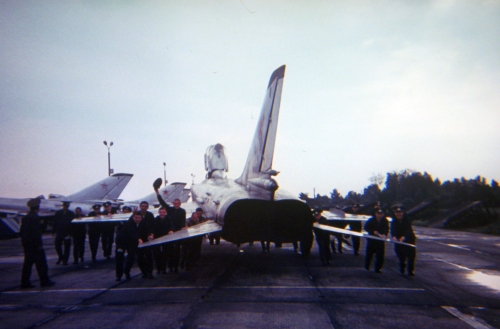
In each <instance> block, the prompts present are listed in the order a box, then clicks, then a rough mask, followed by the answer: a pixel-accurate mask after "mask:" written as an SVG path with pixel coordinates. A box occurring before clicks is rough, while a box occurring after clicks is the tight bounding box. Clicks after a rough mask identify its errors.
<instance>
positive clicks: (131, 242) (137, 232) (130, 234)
mask: <svg viewBox="0 0 500 329" xmlns="http://www.w3.org/2000/svg"><path fill="white" fill-rule="evenodd" d="M151 231H152V229H151V227H150V226H149V225H148V223H147V222H145V221H144V220H141V222H140V223H139V224H136V223H135V222H134V220H133V219H129V220H128V221H127V222H125V224H123V227H122V228H121V230H120V231H119V232H118V235H117V237H116V243H117V245H119V246H121V247H123V246H126V247H129V248H137V246H138V245H139V239H141V240H142V241H143V242H147V241H148V236H149V235H150V234H151Z"/></svg>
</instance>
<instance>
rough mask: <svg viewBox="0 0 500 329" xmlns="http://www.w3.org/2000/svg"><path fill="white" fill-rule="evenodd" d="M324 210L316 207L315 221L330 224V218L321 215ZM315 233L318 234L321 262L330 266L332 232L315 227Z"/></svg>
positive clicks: (317, 240)
mask: <svg viewBox="0 0 500 329" xmlns="http://www.w3.org/2000/svg"><path fill="white" fill-rule="evenodd" d="M321 213H322V211H321V210H320V209H316V210H314V212H313V216H314V221H315V222H316V223H319V224H324V225H328V220H327V219H326V218H325V217H323V216H321ZM313 231H314V235H315V236H316V243H317V244H318V249H319V258H320V259H321V264H323V265H324V266H328V265H330V264H331V260H332V252H331V250H330V233H328V232H325V231H323V230H321V229H319V228H313Z"/></svg>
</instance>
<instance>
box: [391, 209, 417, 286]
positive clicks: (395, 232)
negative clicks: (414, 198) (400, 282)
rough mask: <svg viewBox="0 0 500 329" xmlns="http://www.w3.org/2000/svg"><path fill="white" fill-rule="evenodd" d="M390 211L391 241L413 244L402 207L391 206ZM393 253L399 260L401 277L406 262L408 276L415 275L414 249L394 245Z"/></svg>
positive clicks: (412, 235)
mask: <svg viewBox="0 0 500 329" xmlns="http://www.w3.org/2000/svg"><path fill="white" fill-rule="evenodd" d="M392 211H393V213H394V215H393V216H392V222H391V236H392V240H394V241H400V242H406V243H410V244H415V242H416V239H417V238H416V236H415V233H414V232H413V227H412V226H411V221H410V219H409V218H408V216H407V215H406V210H405V208H404V206H403V205H401V204H396V205H394V206H392ZM394 251H395V252H396V255H397V256H398V258H399V273H401V275H404V274H405V267H406V262H407V261H408V267H407V272H408V275H410V276H413V275H415V274H414V271H415V258H416V255H417V251H416V248H413V247H410V246H405V245H401V244H397V243H396V244H394Z"/></svg>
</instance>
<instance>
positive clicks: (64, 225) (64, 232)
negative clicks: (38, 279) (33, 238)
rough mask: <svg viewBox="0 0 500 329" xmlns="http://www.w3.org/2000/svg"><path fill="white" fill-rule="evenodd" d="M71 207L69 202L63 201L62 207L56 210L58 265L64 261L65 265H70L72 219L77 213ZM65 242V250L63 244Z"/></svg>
mask: <svg viewBox="0 0 500 329" xmlns="http://www.w3.org/2000/svg"><path fill="white" fill-rule="evenodd" d="M68 208H69V202H68V201H63V203H62V209H61V210H58V211H56V213H55V215H54V230H53V232H54V234H55V236H56V237H55V239H54V246H55V249H56V252H57V256H59V259H58V260H57V263H56V264H57V265H59V264H61V262H62V263H63V265H68V259H69V253H70V248H71V230H72V227H71V221H72V220H73V219H74V218H75V213H74V212H72V211H71V210H69V209H68ZM63 244H64V251H63V249H62V245H63Z"/></svg>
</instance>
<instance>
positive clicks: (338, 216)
mask: <svg viewBox="0 0 500 329" xmlns="http://www.w3.org/2000/svg"><path fill="white" fill-rule="evenodd" d="M321 215H322V216H323V217H325V218H326V219H328V220H338V221H367V220H368V219H370V217H371V216H367V215H354V214H347V213H345V212H343V211H342V210H337V209H330V210H325V211H323V212H322V213H321Z"/></svg>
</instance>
